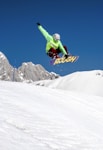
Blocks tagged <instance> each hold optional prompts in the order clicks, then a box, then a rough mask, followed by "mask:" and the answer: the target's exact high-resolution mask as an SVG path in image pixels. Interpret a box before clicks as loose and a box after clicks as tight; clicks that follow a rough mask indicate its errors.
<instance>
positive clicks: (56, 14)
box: [0, 0, 103, 75]
mask: <svg viewBox="0 0 103 150" xmlns="http://www.w3.org/2000/svg"><path fill="white" fill-rule="evenodd" d="M102 8H103V1H102V0H94V1H92V0H84V1H82V0H78V1H77V0H61V1H59V0H56V1H55V0H52V1H49V0H48V1H47V0H44V1H38V0H35V1H34V0H10V1H8V0H1V1H0V51H2V52H3V53H4V54H5V55H6V57H7V58H8V60H9V62H10V64H11V65H12V66H14V67H19V66H21V64H22V63H23V62H30V61H31V62H33V63H34V64H41V65H42V66H43V67H44V68H45V69H46V70H48V71H50V72H56V73H58V74H60V75H67V74H69V73H72V72H75V71H85V70H97V69H100V70H102V69H103V66H102V63H103V58H102V55H103V41H102V39H103V9H102ZM37 22H40V24H41V25H42V26H43V27H44V28H45V29H46V30H47V31H48V32H49V33H50V34H51V35H52V34H53V33H59V34H60V35H61V42H62V43H63V45H66V46H67V47H68V51H69V52H70V53H71V54H72V55H79V60H78V61H77V62H76V63H74V64H71V63H67V64H60V65H56V66H52V65H50V58H49V57H47V55H46V53H45V45H46V40H45V39H44V37H43V36H42V34H41V33H40V31H39V30H38V28H37V25H36V23H37Z"/></svg>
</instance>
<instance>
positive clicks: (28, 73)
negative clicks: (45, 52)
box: [0, 52, 59, 82]
mask: <svg viewBox="0 0 103 150" xmlns="http://www.w3.org/2000/svg"><path fill="white" fill-rule="evenodd" d="M58 77H59V75H57V74H55V73H53V72H51V73H50V72H48V71H47V70H45V69H44V68H43V66H41V65H39V64H38V65H35V64H33V63H32V62H27V63H23V64H22V66H20V67H19V68H13V66H11V65H10V63H9V61H8V59H7V58H6V56H5V55H4V54H3V53H2V52H0V80H5V81H17V82H24V81H25V82H33V81H38V80H44V79H51V80H52V79H55V78H58Z"/></svg>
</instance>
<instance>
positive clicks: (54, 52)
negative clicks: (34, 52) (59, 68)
mask: <svg viewBox="0 0 103 150" xmlns="http://www.w3.org/2000/svg"><path fill="white" fill-rule="evenodd" d="M63 47H64V49H65V51H66V52H67V54H68V50H67V47H66V46H63ZM60 53H61V50H60V49H59V48H58V49H54V48H51V49H50V50H49V51H48V53H47V55H48V56H49V57H52V58H53V57H56V58H58V57H59V56H58V54H60Z"/></svg>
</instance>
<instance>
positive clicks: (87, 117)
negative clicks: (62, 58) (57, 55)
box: [0, 71, 103, 150]
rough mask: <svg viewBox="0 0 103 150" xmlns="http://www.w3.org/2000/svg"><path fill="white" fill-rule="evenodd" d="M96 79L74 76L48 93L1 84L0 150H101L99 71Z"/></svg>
mask: <svg viewBox="0 0 103 150" xmlns="http://www.w3.org/2000/svg"><path fill="white" fill-rule="evenodd" d="M97 73H98V71H88V72H82V73H81V72H80V73H79V74H80V77H81V78H80V77H79V76H78V72H76V73H74V74H72V75H68V76H64V77H61V78H59V79H57V80H52V81H51V82H53V84H51V87H50V85H49V87H45V86H36V85H35V84H34V83H31V84H27V83H20V82H10V81H6V82H5V81H0V106H1V107H0V148H1V150H8V149H9V150H24V149H25V150H34V149H36V150H74V149H75V150H78V149H79V150H102V149H103V77H101V76H102V75H103V71H100V72H99V74H98V76H97V75H96V74H97ZM87 78H89V81H90V82H87ZM73 79H75V81H76V82H74V81H73ZM94 79H96V81H95V83H94ZM61 80H63V81H64V82H61ZM69 81H72V86H71V85H69V84H65V82H69ZM82 81H84V84H85V86H83V82H82ZM100 81H101V82H100ZM41 82H43V81H41ZM45 82H46V83H47V82H49V81H48V80H46V81H45ZM78 82H79V83H80V84H77V83H78ZM91 82H92V83H94V86H93V87H91ZM54 83H55V84H54ZM61 83H62V84H61ZM59 84H61V87H59V86H57V85H59ZM75 84H77V86H75ZM54 85H55V86H54ZM68 85H69V86H68ZM63 87H64V88H63ZM70 87H71V89H69V88H70ZM78 89H81V90H80V91H79V92H78ZM84 89H85V90H84ZM88 89H89V93H88ZM40 91H42V92H40ZM47 91H48V92H47ZM97 95H98V96H97ZM5 143H6V144H5Z"/></svg>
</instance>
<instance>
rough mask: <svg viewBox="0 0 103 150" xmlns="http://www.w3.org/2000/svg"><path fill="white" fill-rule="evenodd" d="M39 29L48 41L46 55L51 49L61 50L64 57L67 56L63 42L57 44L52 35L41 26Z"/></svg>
mask: <svg viewBox="0 0 103 150" xmlns="http://www.w3.org/2000/svg"><path fill="white" fill-rule="evenodd" d="M38 29H39V30H40V32H41V33H42V34H43V36H44V37H45V39H46V40H47V43H46V53H47V52H48V51H49V50H50V48H55V49H58V48H59V49H60V50H61V52H62V53H63V54H64V55H65V54H67V52H66V51H65V49H64V47H63V45H62V43H61V41H57V42H55V41H54V39H53V37H52V35H50V34H49V33H48V32H47V31H46V30H45V29H44V28H43V27H42V26H41V25H39V26H38Z"/></svg>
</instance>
